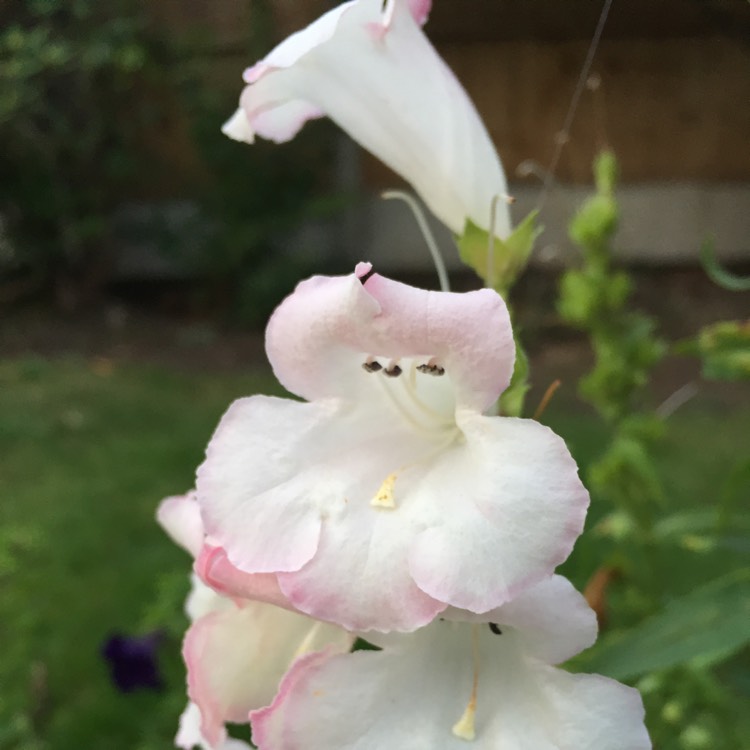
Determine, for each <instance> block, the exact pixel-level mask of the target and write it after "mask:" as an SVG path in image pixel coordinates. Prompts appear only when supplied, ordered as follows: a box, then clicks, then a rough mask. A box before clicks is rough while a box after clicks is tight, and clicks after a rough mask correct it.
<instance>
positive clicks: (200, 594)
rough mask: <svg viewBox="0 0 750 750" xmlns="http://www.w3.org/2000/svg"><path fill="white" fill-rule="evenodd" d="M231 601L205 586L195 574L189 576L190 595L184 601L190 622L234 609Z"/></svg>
mask: <svg viewBox="0 0 750 750" xmlns="http://www.w3.org/2000/svg"><path fill="white" fill-rule="evenodd" d="M234 606H235V604H234V603H233V602H232V600H231V599H229V598H228V597H226V596H224V595H223V594H220V593H218V592H216V591H214V589H213V588H211V587H209V586H207V585H206V584H205V583H204V582H203V581H202V580H201V579H200V578H199V577H198V576H197V575H196V574H195V573H193V574H192V575H191V576H190V593H189V594H188V597H187V599H186V600H185V614H186V615H187V616H188V619H189V620H190V622H194V621H195V620H197V619H199V618H201V617H204V616H205V615H208V614H211V613H212V612H225V611H227V610H230V609H232V608H234Z"/></svg>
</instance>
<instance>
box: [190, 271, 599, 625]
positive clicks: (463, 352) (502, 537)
mask: <svg viewBox="0 0 750 750" xmlns="http://www.w3.org/2000/svg"><path fill="white" fill-rule="evenodd" d="M266 349H267V352H268V356H269V359H270V361H271V364H272V366H273V368H274V372H275V373H276V376H277V377H278V379H279V380H280V382H281V383H282V385H284V386H285V387H286V388H287V389H288V390H289V391H290V392H291V393H293V394H295V395H297V396H299V397H301V398H303V399H306V400H307V403H300V402H298V401H292V400H286V399H279V398H269V397H264V396H255V397H252V398H246V399H240V400H239V401H237V402H235V403H234V404H233V405H232V406H231V407H230V409H229V410H228V412H227V413H226V414H225V416H224V417H223V419H222V420H221V423H220V425H219V427H218V429H217V431H216V433H215V434H214V436H213V438H212V440H211V442H210V444H209V446H208V449H207V453H206V460H205V462H204V463H203V465H202V466H201V467H200V468H199V470H198V478H197V496H198V502H199V503H200V505H201V511H202V515H203V519H204V521H205V523H206V530H207V532H208V534H209V535H210V537H211V544H212V547H213V549H212V550H211V552H210V555H209V559H208V560H205V561H204V562H205V563H206V564H205V565H204V570H205V572H206V575H207V577H209V578H211V579H212V580H213V581H215V582H216V585H218V586H219V587H220V588H222V586H223V588H224V590H225V591H227V592H228V593H232V594H235V595H236V594H238V593H243V594H244V595H246V596H253V595H254V594H253V591H254V589H256V588H263V589H264V590H265V593H264V594H263V595H262V596H261V597H259V598H266V599H268V600H271V601H276V602H277V603H279V604H285V605H286V606H289V607H292V608H295V609H297V610H299V611H302V612H305V613H307V614H310V615H312V616H314V617H316V618H318V619H321V620H327V621H330V622H334V623H337V624H339V625H341V626H343V627H344V628H346V629H347V630H358V631H367V630H370V629H374V630H378V631H390V630H400V631H410V630H414V629H416V628H418V627H420V626H422V625H425V624H426V623H428V622H430V621H431V620H432V619H433V618H434V617H435V616H436V615H438V614H439V613H440V612H442V611H443V610H445V609H446V608H447V607H448V606H453V607H457V608H461V609H466V610H469V611H471V612H475V613H482V612H487V611H489V610H492V609H494V608H496V607H498V606H500V605H501V604H503V603H504V602H506V601H508V600H510V599H511V598H513V597H514V596H515V595H517V594H518V593H520V592H521V591H523V590H524V589H526V588H528V587H529V586H531V585H533V584H534V583H536V582H538V581H540V580H541V579H543V578H545V577H547V576H549V575H550V574H551V573H552V571H553V570H554V568H555V567H556V566H557V565H558V564H559V563H561V562H562V561H563V560H564V559H565V558H566V557H567V556H568V554H569V553H570V550H571V548H572V546H573V543H574V541H575V539H576V538H577V536H578V535H579V534H580V532H581V530H582V527H583V522H584V517H585V512H586V507H587V504H588V494H587V492H586V490H585V489H584V487H583V485H582V484H581V482H580V480H579V478H578V474H577V469H576V465H575V462H574V461H573V459H572V458H571V456H570V454H569V452H568V450H567V448H566V446H565V444H564V442H563V441H562V440H561V439H560V438H559V437H557V436H556V435H555V434H554V433H553V432H552V431H551V430H549V429H548V428H546V427H544V426H542V425H540V424H539V423H537V422H535V421H532V420H524V419H514V418H504V417H491V416H485V415H484V414H483V412H484V411H486V410H488V409H489V408H490V407H491V406H492V405H493V404H494V403H495V401H496V400H497V398H498V396H499V395H500V393H501V392H502V391H503V390H504V389H505V388H506V387H507V385H508V383H509V381H510V377H511V374H512V371H513V363H514V345H513V336H512V332H511V327H510V321H509V317H508V312H507V309H506V307H505V304H504V303H503V301H502V299H501V298H500V297H499V296H498V295H497V294H496V293H495V292H493V291H491V290H488V289H483V290H480V291H476V292H469V293H466V294H452V293H447V292H429V291H425V290H420V289H415V288H413V287H410V286H406V285H404V284H400V283H397V282H394V281H390V280H388V279H386V278H383V277H382V276H379V275H377V274H375V273H374V272H373V270H372V268H371V266H370V265H369V264H367V263H361V264H359V265H358V266H357V268H356V270H355V273H354V274H352V275H349V276H342V277H322V276H317V277H313V278H311V279H309V280H307V281H304V282H302V283H301V284H300V285H299V286H298V287H297V289H296V290H295V292H294V293H293V294H292V295H290V296H289V297H288V298H287V299H286V300H285V301H284V302H283V303H282V304H281V305H280V307H279V308H278V309H277V310H276V312H275V313H274V315H273V316H272V318H271V320H270V322H269V325H268V329H267V333H266ZM274 577H275V583H274V582H273V578H274ZM269 579H270V581H271V584H272V585H269ZM222 581H223V583H222ZM258 582H260V583H258ZM269 592H271V593H270V594H269ZM274 597H275V598H274Z"/></svg>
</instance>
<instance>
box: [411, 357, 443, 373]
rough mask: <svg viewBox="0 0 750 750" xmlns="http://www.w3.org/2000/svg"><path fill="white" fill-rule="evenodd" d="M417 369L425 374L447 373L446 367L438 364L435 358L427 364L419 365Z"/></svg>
mask: <svg viewBox="0 0 750 750" xmlns="http://www.w3.org/2000/svg"><path fill="white" fill-rule="evenodd" d="M417 370H419V371H420V372H422V373H424V374H425V375H445V368H444V367H441V366H440V365H439V364H437V363H436V362H435V360H434V359H431V360H430V361H429V362H427V363H426V364H423V365H419V366H418V367H417Z"/></svg>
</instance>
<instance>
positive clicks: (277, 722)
mask: <svg viewBox="0 0 750 750" xmlns="http://www.w3.org/2000/svg"><path fill="white" fill-rule="evenodd" d="M446 614H448V613H446ZM452 614H456V613H452ZM595 638H596V618H595V616H594V614H593V612H592V611H591V610H590V609H589V607H588V606H587V605H586V603H585V601H584V599H583V597H582V596H580V594H578V593H577V592H576V591H575V590H574V589H573V587H572V586H571V585H570V583H569V582H568V581H567V580H566V579H564V578H562V577H560V576H554V577H552V578H550V579H547V580H546V581H543V582H542V583H540V584H538V585H536V586H535V587H533V588H532V589H530V590H527V591H526V592H525V593H524V594H521V595H519V596H518V597H517V598H516V599H514V600H513V601H512V602H510V603H509V604H506V605H503V606H502V607H500V608H499V609H496V610H494V611H492V612H488V613H486V614H485V615H483V616H481V617H476V618H474V623H473V624H469V623H466V622H434V623H432V624H431V625H428V626H427V627H426V628H423V629H422V630H419V631H417V632H416V633H413V634H409V635H404V634H389V635H385V636H379V637H376V638H375V639H374V640H375V642H376V643H378V644H379V645H381V646H382V647H383V650H382V651H379V652H372V651H360V652H356V653H353V654H346V655H340V656H334V657H333V658H330V657H329V655H328V654H326V653H325V652H319V653H316V654H310V655H309V656H306V657H305V658H303V659H300V660H299V661H297V662H296V663H295V664H294V666H293V667H292V668H291V669H290V671H289V673H288V674H287V675H286V677H285V678H284V680H283V682H282V684H281V688H280V690H279V693H278V695H277V697H276V698H275V700H274V702H273V703H272V704H271V705H270V706H268V707H266V708H263V709H260V710H258V711H255V712H253V714H251V722H252V725H253V738H254V741H255V742H256V744H257V745H258V747H259V748H260V750H297V749H298V748H303V747H304V748H305V750H344V749H346V750H366V749H369V748H398V750H423V748H440V749H441V750H451V748H454V749H455V750H463V749H465V748H466V746H467V744H466V741H467V740H473V741H474V742H473V743H472V745H473V747H475V748H476V749H477V750H498V749H500V748H502V749H503V750H594V749H595V750H648V748H650V747H651V743H650V740H649V738H648V734H647V733H646V729H645V727H644V724H643V713H644V712H643V705H642V702H641V698H640V695H639V694H638V692H637V691H636V690H634V689H632V688H629V687H626V686H624V685H621V684H620V683H617V682H615V681H614V680H610V679H607V678H605V677H600V676H598V675H587V674H569V673H568V672H565V671H563V670H561V669H557V668H555V667H554V666H551V665H554V664H558V663H560V662H561V661H563V660H565V659H568V658H570V657H571V656H573V655H575V654H577V653H578V652H580V651H581V650H583V649H584V648H586V647H587V646H589V645H591V643H593V641H594V639H595Z"/></svg>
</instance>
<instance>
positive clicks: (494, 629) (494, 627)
mask: <svg viewBox="0 0 750 750" xmlns="http://www.w3.org/2000/svg"><path fill="white" fill-rule="evenodd" d="M490 630H491V631H492V632H493V633H494V634H495V635H502V634H503V631H502V630H500V628H499V627H498V626H497V623H496V622H491V623H490Z"/></svg>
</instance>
